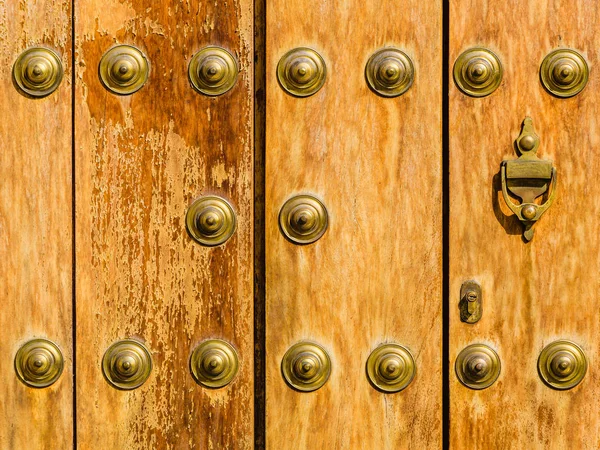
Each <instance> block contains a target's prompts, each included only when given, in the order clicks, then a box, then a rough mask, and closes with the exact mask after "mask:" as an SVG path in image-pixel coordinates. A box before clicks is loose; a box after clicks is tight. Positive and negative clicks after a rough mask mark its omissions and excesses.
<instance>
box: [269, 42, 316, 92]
mask: <svg viewBox="0 0 600 450" xmlns="http://www.w3.org/2000/svg"><path fill="white" fill-rule="evenodd" d="M326 75H327V69H326V66H325V60H324V59H323V57H322V56H321V55H320V54H319V53H317V52H316V51H315V50H313V49H310V48H306V47H298V48H295V49H292V50H290V51H289V52H287V53H286V54H285V55H283V57H282V58H281V59H280V60H279V64H277V79H278V80H279V84H280V85H281V87H282V88H283V89H284V90H285V91H286V92H287V93H288V94H291V95H293V96H295V97H308V96H311V95H313V94H316V93H317V92H318V91H319V89H321V88H322V87H323V85H324V84H325V78H326Z"/></svg>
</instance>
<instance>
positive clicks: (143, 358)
mask: <svg viewBox="0 0 600 450" xmlns="http://www.w3.org/2000/svg"><path fill="white" fill-rule="evenodd" d="M102 372H103V373H104V377H105V378H106V381H108V383H109V384H110V385H111V386H113V387H115V388H117V389H121V390H132V389H136V388H138V387H140V386H141V385H142V384H144V383H145V382H146V380H147V379H148V377H150V373H151V372H152V356H151V355H150V351H149V350H148V349H147V348H146V346H145V345H144V344H142V343H141V342H139V341H136V340H133V339H124V340H122V341H117V342H115V343H114V344H112V345H111V346H110V347H109V348H108V350H106V352H105V353H104V357H103V358H102Z"/></svg>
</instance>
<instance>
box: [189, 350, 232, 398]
mask: <svg viewBox="0 0 600 450" xmlns="http://www.w3.org/2000/svg"><path fill="white" fill-rule="evenodd" d="M238 369H239V358H238V354H237V352H236V351H235V348H233V346H232V345H231V344H230V343H229V342H226V341H223V340H221V339H209V340H207V341H204V342H202V343H201V344H200V345H198V347H196V348H195V349H194V351H193V353H192V356H191V357H190V372H191V373H192V377H193V378H194V380H195V381H196V383H198V384H200V385H202V386H204V387H208V388H213V389H217V388H222V387H224V386H227V385H228V384H229V383H231V381H232V380H233V379H234V378H235V376H236V375H237V373H238Z"/></svg>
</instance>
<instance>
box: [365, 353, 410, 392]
mask: <svg viewBox="0 0 600 450" xmlns="http://www.w3.org/2000/svg"><path fill="white" fill-rule="evenodd" d="M416 372H417V368H416V365H415V360H414V358H413V356H412V354H411V353H410V351H409V350H408V349H407V348H405V347H403V346H401V345H398V344H383V345H380V346H379V347H377V348H376V349H375V350H373V352H371V354H370V355H369V359H368V360H367V376H368V378H369V381H370V382H371V384H372V385H373V386H374V387H375V388H376V389H379V390H380V391H383V392H400V391H401V390H402V389H404V388H406V387H407V386H408V385H409V384H410V383H411V381H412V380H413V378H414V377H415V373H416Z"/></svg>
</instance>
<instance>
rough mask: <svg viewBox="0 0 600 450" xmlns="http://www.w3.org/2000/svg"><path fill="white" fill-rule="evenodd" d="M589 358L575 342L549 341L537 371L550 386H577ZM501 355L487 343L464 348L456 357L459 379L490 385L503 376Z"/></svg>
mask: <svg viewBox="0 0 600 450" xmlns="http://www.w3.org/2000/svg"><path fill="white" fill-rule="evenodd" d="M587 366H588V363H587V358H586V356H585V353H584V352H583V349H582V348H581V347H580V346H579V345H577V344H575V343H574V342H571V341H567V340H564V339H563V340H558V341H555V342H552V343H551V344H548V345H547V346H546V347H545V348H544V349H543V350H542V352H541V353H540V356H539V358H538V374H539V375H540V377H541V379H542V381H543V382H544V383H545V384H546V385H547V386H549V387H551V388H553V389H558V390H566V389H572V388H574V387H575V386H577V385H578V384H579V383H581V381H582V380H583V378H584V377H585V374H586V372H587ZM500 368H501V364H500V357H499V356H498V354H497V353H496V352H495V351H494V350H493V349H492V348H490V347H488V346H487V345H484V344H472V345H469V346H468V347H466V348H464V349H463V350H462V351H461V352H460V353H459V354H458V357H457V358H456V363H455V370H456V376H457V377H458V379H459V381H460V382H461V383H462V384H463V385H465V386H466V387H468V388H470V389H476V390H480V389H485V388H488V387H490V386H491V385H492V384H494V382H495V381H496V380H497V379H498V377H499V376H500Z"/></svg>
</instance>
